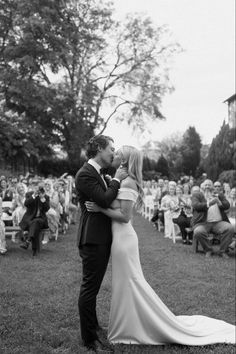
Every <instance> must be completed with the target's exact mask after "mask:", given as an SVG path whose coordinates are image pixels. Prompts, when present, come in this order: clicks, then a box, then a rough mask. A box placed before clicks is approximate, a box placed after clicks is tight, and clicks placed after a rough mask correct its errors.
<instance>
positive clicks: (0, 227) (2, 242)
mask: <svg viewBox="0 0 236 354" xmlns="http://www.w3.org/2000/svg"><path fill="white" fill-rule="evenodd" d="M6 252H7V247H6V237H5V224H4V222H3V221H2V198H1V197H0V254H5V253H6Z"/></svg>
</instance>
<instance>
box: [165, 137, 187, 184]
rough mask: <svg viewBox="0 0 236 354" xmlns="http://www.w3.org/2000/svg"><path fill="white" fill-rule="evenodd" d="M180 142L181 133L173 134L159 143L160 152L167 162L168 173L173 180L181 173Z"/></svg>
mask: <svg viewBox="0 0 236 354" xmlns="http://www.w3.org/2000/svg"><path fill="white" fill-rule="evenodd" d="M182 140H183V134H182V133H174V134H172V135H170V136H169V137H166V138H165V139H163V140H162V141H161V142H159V149H160V152H161V154H162V155H163V156H164V157H165V159H166V160H167V161H168V166H169V172H170V174H171V175H172V176H173V177H174V178H178V177H179V176H180V174H181V173H182V172H183V167H182V165H183V161H182V154H181V145H182Z"/></svg>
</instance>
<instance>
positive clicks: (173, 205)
mask: <svg viewBox="0 0 236 354" xmlns="http://www.w3.org/2000/svg"><path fill="white" fill-rule="evenodd" d="M161 210H163V211H164V220H165V231H164V232H165V237H166V238H171V239H172V237H173V233H174V232H175V231H174V225H173V220H172V219H173V218H175V217H177V216H178V210H179V199H178V197H177V195H176V182H174V181H170V182H169V193H168V194H166V195H165V196H164V197H163V198H162V200H161ZM176 213H177V214H176Z"/></svg>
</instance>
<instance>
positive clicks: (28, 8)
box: [0, 0, 180, 162]
mask: <svg viewBox="0 0 236 354" xmlns="http://www.w3.org/2000/svg"><path fill="white" fill-rule="evenodd" d="M179 49H180V48H179V46H178V45H177V44H176V43H173V42H172V40H171V37H170V33H169V31H168V28H167V27H165V26H160V27H158V26H155V25H154V24H153V23H152V21H151V20H150V19H149V18H148V17H145V16H142V17H141V16H139V15H129V16H127V18H126V20H125V21H124V22H122V23H120V22H117V21H115V20H114V18H113V9H112V3H109V2H102V1H97V0H79V1H76V0H70V1H66V2H65V1H63V0H50V1H48V0H21V1H18V0H6V1H5V0H0V99H1V112H2V113H1V116H0V120H1V126H2V127H3V128H4V129H5V130H6V129H7V128H6V126H7V125H6V122H5V123H4V120H5V121H6V117H7V123H9V124H11V123H12V122H14V124H15V126H16V129H14V131H13V136H14V134H15V132H16V130H18V132H21V134H22V139H21V138H20V139H21V140H22V142H23V145H24V146H23V149H24V150H27V149H28V148H27V147H26V146H25V144H26V141H27V144H28V145H29V146H31V145H32V146H33V148H32V149H31V152H32V153H34V154H35V156H36V157H37V158H43V157H44V156H48V155H49V154H52V149H51V148H52V147H53V146H54V145H55V144H60V145H61V147H62V148H63V149H64V150H65V151H66V152H67V154H68V158H69V160H71V161H74V162H75V161H79V159H80V152H81V149H82V148H83V147H84V145H85V142H86V141H87V140H88V138H90V137H91V136H92V135H94V134H95V133H96V134H97V133H101V132H103V131H104V130H105V128H106V126H107V124H108V123H109V121H110V119H113V118H116V119H120V120H126V121H127V122H128V124H130V125H133V127H135V128H136V129H141V130H142V129H144V128H145V127H147V124H148V122H150V121H153V120H156V119H164V117H163V115H162V113H161V103H162V98H163V96H164V95H165V94H166V93H168V92H169V91H171V90H172V87H171V85H170V82H169V76H168V67H169V60H170V59H171V58H172V57H173V55H174V53H176V52H178V51H179ZM29 130H30V134H29ZM18 132H17V134H18V135H19V133H18ZM14 139H15V136H14ZM39 140H40V147H41V148H40V147H37V144H35V143H36V142H38V141H39ZM12 142H13V139H11V138H10V142H9V143H10V144H12ZM27 144H26V145H27ZM38 145H39V144H38ZM1 146H2V145H1ZM42 147H44V148H42ZM46 147H48V149H46ZM6 150H7V148H6V146H2V153H3V154H4V153H5V151H6ZM8 151H10V150H8Z"/></svg>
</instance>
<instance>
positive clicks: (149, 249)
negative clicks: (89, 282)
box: [0, 215, 235, 354]
mask: <svg viewBox="0 0 236 354" xmlns="http://www.w3.org/2000/svg"><path fill="white" fill-rule="evenodd" d="M134 226H135V229H136V231H137V233H138V235H139V244H140V256H141V262H142V266H143V271H144V274H145V277H146V279H147V281H148V282H149V283H150V285H151V286H152V287H153V288H154V290H155V291H156V292H157V293H158V295H159V296H160V298H161V299H162V300H163V301H164V302H165V304H166V305H167V306H168V307H169V308H170V309H171V310H172V311H173V312H174V313H175V314H176V315H180V314H184V315H194V314H203V315H207V316H211V317H215V318H219V319H222V320H225V321H227V322H229V323H235V255H232V257H231V259H228V260H225V259H219V258H217V257H214V258H212V259H209V260H206V259H205V258H204V255H203V254H200V253H199V254H194V253H193V252H192V248H191V246H183V245H182V244H181V243H180V242H179V243H177V244H175V245H174V244H173V243H172V241H171V240H166V239H164V238H163V235H162V234H158V233H157V232H156V230H154V228H153V227H152V225H151V224H150V223H149V222H148V221H146V220H145V219H144V218H143V217H141V216H140V215H136V216H135V219H134ZM76 228H77V227H76V226H70V229H69V232H68V234H67V235H65V236H62V235H60V237H59V240H58V241H57V242H50V243H49V244H48V245H46V246H44V249H43V250H42V252H41V254H40V255H39V256H37V257H34V258H33V257H32V256H31V251H29V250H28V251H25V250H22V249H20V248H19V245H17V244H13V243H11V242H9V252H8V254H7V255H5V256H1V257H0V272H1V273H0V338H1V339H0V340H1V342H0V353H1V354H16V353H17V354H49V353H64V354H78V353H84V352H85V351H84V349H83V347H82V346H81V342H80V331H79V318H78V310H77V299H78V293H79V285H80V279H81V262H80V258H79V255H78V250H77V248H76V245H75V244H76V241H75V238H76ZM110 291H111V265H110V264H109V267H108V271H107V273H106V276H105V279H104V281H103V284H102V287H101V290H100V293H99V298H98V315H99V318H100V320H101V325H102V326H104V327H107V325H108V314H109V305H110V294H111V293H110ZM114 352H115V353H139V354H143V353H166V354H167V353H168V354H172V353H181V354H182V353H194V354H198V353H214V354H222V353H225V354H226V353H227V354H230V353H232V354H233V353H235V347H234V346H233V345H213V346H206V347H188V346H179V345H171V346H170V345H168V346H158V347H152V346H134V345H133V346H128V345H117V346H115V347H114Z"/></svg>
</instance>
